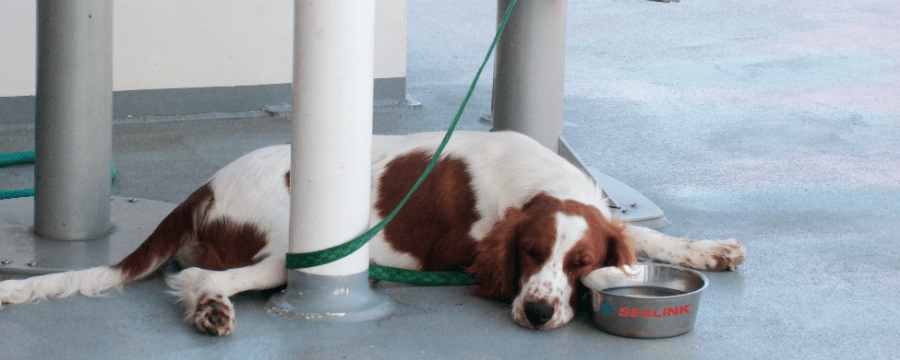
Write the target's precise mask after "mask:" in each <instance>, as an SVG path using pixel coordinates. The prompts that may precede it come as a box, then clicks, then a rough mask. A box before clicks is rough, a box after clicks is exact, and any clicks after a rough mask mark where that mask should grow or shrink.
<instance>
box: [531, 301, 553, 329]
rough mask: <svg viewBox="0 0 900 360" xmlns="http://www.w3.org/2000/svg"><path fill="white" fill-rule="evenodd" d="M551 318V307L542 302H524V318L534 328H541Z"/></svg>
mask: <svg viewBox="0 0 900 360" xmlns="http://www.w3.org/2000/svg"><path fill="white" fill-rule="evenodd" d="M552 317H553V306H550V304H548V303H545V302H543V301H526V302H525V318H527V319H528V322H530V323H531V325H534V326H541V325H544V324H546V323H547V322H548V321H550V318H552Z"/></svg>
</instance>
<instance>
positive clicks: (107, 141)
mask: <svg viewBox="0 0 900 360" xmlns="http://www.w3.org/2000/svg"><path fill="white" fill-rule="evenodd" d="M37 14H38V15H37V16H38V19H37V28H38V29H37V35H38V36H37V89H36V93H37V96H36V112H35V123H36V124H35V152H36V161H35V170H34V172H35V197H34V232H35V233H36V234H38V235H40V236H42V237H45V238H52V239H60V240H81V239H90V238H96V237H100V236H104V235H106V234H107V233H108V232H109V229H110V180H109V175H110V164H111V162H112V1H111V0H39V1H38V2H37Z"/></svg>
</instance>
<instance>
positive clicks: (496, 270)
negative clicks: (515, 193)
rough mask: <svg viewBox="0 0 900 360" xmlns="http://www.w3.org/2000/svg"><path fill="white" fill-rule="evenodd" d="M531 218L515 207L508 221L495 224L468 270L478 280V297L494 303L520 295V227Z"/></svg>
mask: <svg viewBox="0 0 900 360" xmlns="http://www.w3.org/2000/svg"><path fill="white" fill-rule="evenodd" d="M528 219H529V216H528V215H527V214H525V213H523V212H521V211H519V209H516V208H515V207H509V208H508V209H506V217H505V218H504V219H503V220H500V221H498V222H497V223H496V224H494V227H493V228H492V229H491V231H490V232H488V234H487V236H485V237H484V239H482V240H481V241H480V242H479V243H478V245H476V247H475V260H474V261H473V262H472V266H469V267H468V268H466V271H468V272H469V273H470V274H472V275H474V276H475V277H476V278H478V281H479V284H478V289H477V290H476V291H475V293H474V294H475V295H477V296H481V297H484V298H488V299H494V300H502V301H506V300H510V299H512V298H513V297H515V296H516V293H518V292H519V264H518V256H517V252H518V238H519V234H518V233H519V225H520V224H522V223H523V222H525V221H527V220H528Z"/></svg>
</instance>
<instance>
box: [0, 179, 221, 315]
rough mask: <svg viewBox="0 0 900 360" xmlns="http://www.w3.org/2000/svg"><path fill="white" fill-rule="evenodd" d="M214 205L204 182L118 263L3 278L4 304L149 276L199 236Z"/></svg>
mask: <svg viewBox="0 0 900 360" xmlns="http://www.w3.org/2000/svg"><path fill="white" fill-rule="evenodd" d="M211 205H212V193H211V191H210V190H209V186H208V185H204V186H203V187H201V188H200V189H198V190H197V191H195V192H194V193H193V194H191V196H189V197H188V199H187V200H185V201H184V202H183V203H182V204H181V205H178V207H176V208H175V210H173V211H172V212H171V213H170V214H169V215H167V216H166V218H165V219H163V221H162V222H161V223H160V224H159V226H157V228H156V230H154V231H153V233H152V234H150V236H149V237H148V238H147V240H144V242H143V243H142V244H141V246H139V247H138V248H137V250H135V251H134V252H132V253H131V254H129V255H128V256H127V257H125V259H123V260H122V262H120V263H118V264H116V265H112V266H100V267H95V268H90V269H85V270H76V271H67V272H63V273H56V274H47V275H41V276H35V277H31V278H27V279H21V280H7V281H2V282H0V306H2V305H3V304H4V303H10V304H20V303H25V302H31V301H36V300H41V299H46V298H48V297H67V296H70V295H73V294H75V293H76V292H79V293H82V294H84V295H86V296H98V295H100V294H101V293H102V292H103V291H105V290H108V289H112V288H118V287H121V286H122V285H125V284H127V283H129V282H132V281H134V280H137V279H140V278H142V277H144V276H147V275H149V274H151V273H153V272H154V271H156V269H158V268H159V267H160V266H161V265H162V264H163V263H165V262H166V261H167V260H169V259H170V258H171V257H172V256H173V255H174V254H175V253H176V252H177V251H178V250H179V249H180V248H181V247H182V246H184V244H185V243H186V242H187V241H188V240H189V239H191V237H193V236H196V235H195V234H196V231H195V229H196V225H197V224H198V223H200V222H201V221H203V219H204V218H205V216H206V213H207V211H208V210H209V208H210V206H211Z"/></svg>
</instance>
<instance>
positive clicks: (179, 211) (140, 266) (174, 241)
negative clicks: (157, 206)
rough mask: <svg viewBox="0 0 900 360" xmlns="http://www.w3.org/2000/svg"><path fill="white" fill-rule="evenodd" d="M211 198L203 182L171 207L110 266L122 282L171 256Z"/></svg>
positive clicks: (144, 272)
mask: <svg viewBox="0 0 900 360" xmlns="http://www.w3.org/2000/svg"><path fill="white" fill-rule="evenodd" d="M213 201H214V199H213V194H212V189H211V188H210V186H209V184H204V185H203V186H201V187H200V188H199V189H197V190H196V191H194V193H192V194H191V195H190V196H188V198H187V199H186V200H185V201H184V202H182V203H181V204H180V205H178V206H177V207H176V208H175V210H172V212H171V213H169V215H167V216H166V217H165V218H164V219H163V221H162V222H161V223H160V224H159V226H157V227H156V230H154V231H153V233H152V234H150V236H149V237H148V238H147V240H144V242H143V243H142V244H141V246H139V247H138V248H137V250H135V251H134V252H132V253H131V254H129V255H128V256H127V257H126V258H125V259H123V260H122V261H121V262H120V263H118V264H116V265H113V266H112V268H113V269H116V270H119V271H121V272H122V273H123V274H124V275H125V281H124V282H123V284H124V283H128V282H130V281H132V280H135V279H137V278H140V277H143V276H146V275H147V274H149V273H151V272H153V271H154V270H156V268H158V267H159V266H160V265H162V264H163V263H164V262H165V261H166V260H168V259H169V258H170V257H172V255H173V254H175V252H176V251H178V249H180V248H181V247H182V246H183V245H184V243H185V241H186V240H187V239H188V237H189V236H191V235H192V234H193V231H194V226H195V224H196V223H197V221H198V220H199V219H203V218H204V217H205V216H206V213H207V212H208V211H209V209H210V207H211V206H212V204H213Z"/></svg>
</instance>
